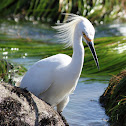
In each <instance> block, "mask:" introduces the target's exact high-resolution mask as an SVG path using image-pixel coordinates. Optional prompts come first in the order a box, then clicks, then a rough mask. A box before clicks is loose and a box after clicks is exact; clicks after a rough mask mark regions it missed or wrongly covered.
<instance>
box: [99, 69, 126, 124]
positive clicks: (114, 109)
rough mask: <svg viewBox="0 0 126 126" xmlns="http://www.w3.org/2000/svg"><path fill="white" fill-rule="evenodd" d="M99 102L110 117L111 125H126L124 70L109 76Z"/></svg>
mask: <svg viewBox="0 0 126 126" xmlns="http://www.w3.org/2000/svg"><path fill="white" fill-rule="evenodd" d="M100 102H101V103H102V106H103V107H105V109H106V114H107V115H109V117H110V119H109V122H110V123H111V126H117V125H118V126H126V70H124V71H122V72H121V73H119V74H118V75H117V76H113V77H112V78H111V80H110V82H109V85H108V87H107V89H106V90H105V92H104V93H103V95H102V96H101V97H100Z"/></svg>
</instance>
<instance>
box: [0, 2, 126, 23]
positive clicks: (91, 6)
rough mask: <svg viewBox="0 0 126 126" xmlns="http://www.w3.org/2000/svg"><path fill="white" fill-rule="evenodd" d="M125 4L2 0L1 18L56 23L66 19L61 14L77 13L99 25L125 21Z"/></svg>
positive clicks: (0, 5)
mask: <svg viewBox="0 0 126 126" xmlns="http://www.w3.org/2000/svg"><path fill="white" fill-rule="evenodd" d="M125 4H126V3H125V0H90V1H87V0H51V1H50V0H46V1H45V0H6V1H5V0H1V2H0V16H1V17H2V18H3V17H8V18H9V19H10V18H12V19H14V20H15V21H18V20H20V19H22V20H41V21H43V22H56V21H63V20H64V19H65V18H66V17H64V16H62V15H61V13H75V14H79V15H83V16H85V17H87V18H88V19H89V20H91V21H92V22H94V23H96V24H98V23H103V22H109V21H112V20H114V19H117V18H123V19H125V17H124V15H125V13H126V12H125ZM54 15H55V16H54Z"/></svg>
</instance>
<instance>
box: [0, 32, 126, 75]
mask: <svg viewBox="0 0 126 126" xmlns="http://www.w3.org/2000/svg"><path fill="white" fill-rule="evenodd" d="M94 41H95V48H96V52H97V55H98V58H99V64H100V71H98V70H97V67H96V65H95V62H94V60H93V57H92V55H91V52H90V50H89V48H88V47H87V45H86V44H85V43H84V46H85V63H84V67H83V71H82V74H81V76H82V77H84V76H88V75H90V76H93V75H95V76H98V75H100V76H111V75H113V74H117V73H118V72H120V71H121V70H123V69H125V68H126V64H125V63H126V57H125V54H126V49H125V48H124V47H125V46H126V44H125V43H126V38H125V37H102V38H97V39H95V40H94ZM57 53H65V54H68V55H70V56H72V48H67V49H64V48H63V45H62V44H52V43H44V42H42V41H36V40H31V39H30V40H29V39H23V38H8V37H7V36H6V35H5V34H1V35H0V58H1V59H8V60H9V61H10V60H11V59H19V58H21V59H22V61H23V59H24V61H25V59H28V58H30V57H32V59H34V58H37V59H38V60H40V59H43V58H46V57H48V56H51V55H55V54H57Z"/></svg>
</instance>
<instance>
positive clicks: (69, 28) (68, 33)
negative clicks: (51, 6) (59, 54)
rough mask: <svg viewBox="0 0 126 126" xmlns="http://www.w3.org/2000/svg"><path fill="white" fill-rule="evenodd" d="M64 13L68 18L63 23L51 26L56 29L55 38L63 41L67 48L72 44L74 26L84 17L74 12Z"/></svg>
mask: <svg viewBox="0 0 126 126" xmlns="http://www.w3.org/2000/svg"><path fill="white" fill-rule="evenodd" d="M63 14H64V13H63ZM64 15H67V16H68V19H67V20H66V21H65V22H64V23H57V26H53V28H54V29H56V30H57V35H56V38H58V42H61V43H64V44H65V47H66V48H67V47H69V46H72V45H73V35H74V31H75V26H76V24H77V23H78V22H79V21H80V20H83V19H84V17H81V16H78V15H75V14H64Z"/></svg>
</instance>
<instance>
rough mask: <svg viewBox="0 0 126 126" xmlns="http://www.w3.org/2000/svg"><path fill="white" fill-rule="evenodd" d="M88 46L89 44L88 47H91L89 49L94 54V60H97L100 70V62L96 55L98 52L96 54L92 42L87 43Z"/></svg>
mask: <svg viewBox="0 0 126 126" xmlns="http://www.w3.org/2000/svg"><path fill="white" fill-rule="evenodd" d="M87 44H88V46H89V48H90V50H91V53H92V55H93V58H94V60H95V63H96V66H97V68H98V70H100V67H99V62H98V58H97V54H96V52H95V48H94V45H93V44H92V42H87Z"/></svg>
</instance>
